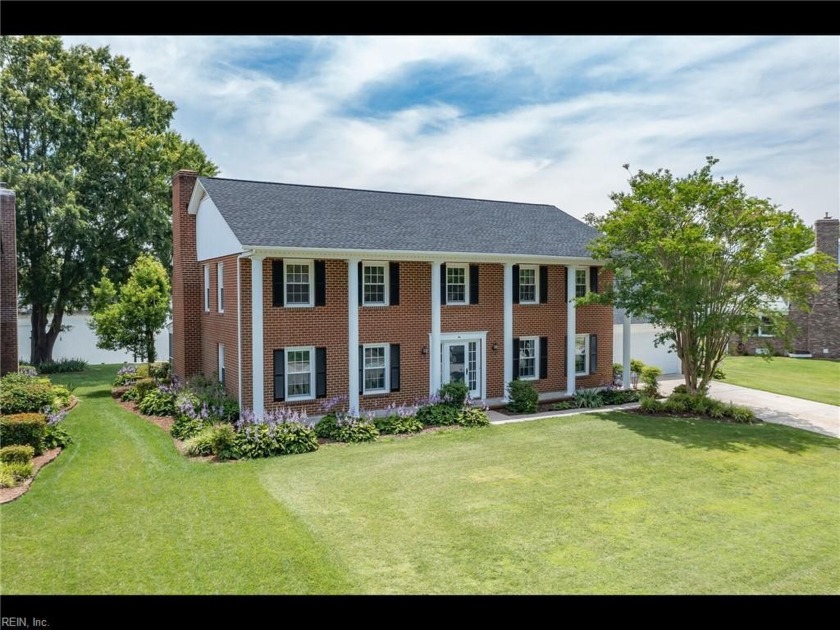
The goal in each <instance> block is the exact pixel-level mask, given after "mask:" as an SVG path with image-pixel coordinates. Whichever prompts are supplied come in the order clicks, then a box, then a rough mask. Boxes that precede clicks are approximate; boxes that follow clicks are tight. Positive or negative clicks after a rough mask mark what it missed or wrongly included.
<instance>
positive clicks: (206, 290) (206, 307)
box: [204, 265, 210, 313]
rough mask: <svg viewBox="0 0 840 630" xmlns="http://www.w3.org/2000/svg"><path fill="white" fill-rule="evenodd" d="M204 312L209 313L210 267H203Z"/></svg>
mask: <svg viewBox="0 0 840 630" xmlns="http://www.w3.org/2000/svg"><path fill="white" fill-rule="evenodd" d="M204 312H205V313H209V312H210V265H204Z"/></svg>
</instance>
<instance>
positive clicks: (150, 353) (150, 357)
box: [146, 332, 157, 365]
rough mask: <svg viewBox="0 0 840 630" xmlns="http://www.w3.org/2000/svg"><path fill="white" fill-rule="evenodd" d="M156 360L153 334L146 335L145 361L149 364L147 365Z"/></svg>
mask: <svg viewBox="0 0 840 630" xmlns="http://www.w3.org/2000/svg"><path fill="white" fill-rule="evenodd" d="M156 359H157V356H156V353H155V335H154V333H149V332H147V333H146V360H147V361H148V362H149V365H151V364H152V363H154V362H155V360H156Z"/></svg>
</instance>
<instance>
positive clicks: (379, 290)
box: [362, 263, 388, 306]
mask: <svg viewBox="0 0 840 630" xmlns="http://www.w3.org/2000/svg"><path fill="white" fill-rule="evenodd" d="M362 304H364V305H365V306H387V305H388V265H387V263H364V264H363V265H362Z"/></svg>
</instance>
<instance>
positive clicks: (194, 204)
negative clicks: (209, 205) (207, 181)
mask: <svg viewBox="0 0 840 630" xmlns="http://www.w3.org/2000/svg"><path fill="white" fill-rule="evenodd" d="M206 196H207V191H206V190H205V189H204V186H202V185H201V181H199V180H198V179H196V180H195V187H194V188H193V191H192V195H191V196H190V203H189V205H188V206H187V212H189V213H190V214H197V213H198V207H199V206H200V205H201V201H202V199H204V198H205V197H206Z"/></svg>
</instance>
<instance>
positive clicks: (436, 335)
mask: <svg viewBox="0 0 840 630" xmlns="http://www.w3.org/2000/svg"><path fill="white" fill-rule="evenodd" d="M429 361H431V364H430V366H429V395H430V396H433V395H434V394H436V393H437V390H438V389H440V361H441V358H440V263H439V262H433V263H432V334H431V335H430V337H429Z"/></svg>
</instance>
